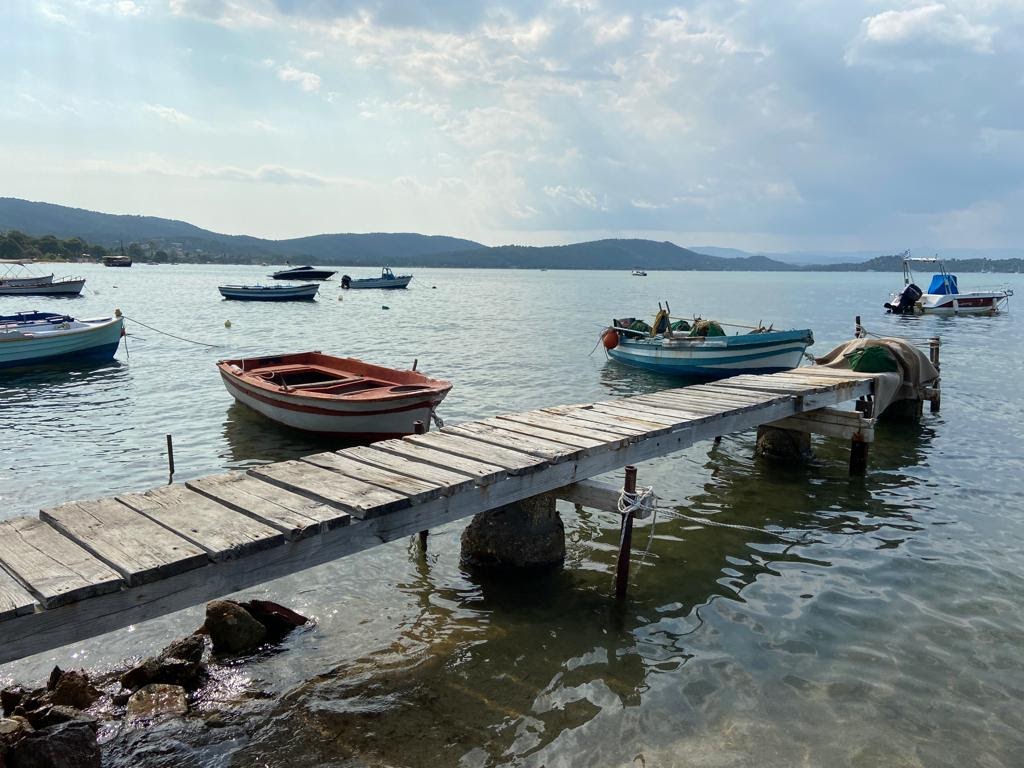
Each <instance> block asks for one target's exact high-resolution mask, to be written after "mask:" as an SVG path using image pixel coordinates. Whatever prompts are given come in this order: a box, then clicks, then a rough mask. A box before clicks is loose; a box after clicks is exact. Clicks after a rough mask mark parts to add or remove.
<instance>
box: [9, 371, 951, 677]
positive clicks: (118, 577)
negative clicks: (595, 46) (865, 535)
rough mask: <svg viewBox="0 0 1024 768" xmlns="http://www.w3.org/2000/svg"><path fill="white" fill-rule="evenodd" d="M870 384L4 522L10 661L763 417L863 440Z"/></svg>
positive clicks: (857, 376) (737, 386)
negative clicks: (855, 407) (850, 406)
mask: <svg viewBox="0 0 1024 768" xmlns="http://www.w3.org/2000/svg"><path fill="white" fill-rule="evenodd" d="M874 387H875V375H874V374H863V373H853V372H851V371H837V370H834V369H830V368H800V369H796V370H793V371H789V372H786V373H777V374H771V375H760V376H737V377H733V378H730V379H726V380H723V381H720V382H716V383H712V384H704V385H700V386H692V387H686V388H684V389H673V390H667V391H662V392H657V393H652V394H646V395H638V396H635V397H627V398H622V399H617V400H608V401H604V402H598V403H589V404H584V405H569V406H558V407H553V408H541V409H538V410H532V411H527V412H524V413H514V414H508V415H502V416H497V417H493V418H487V419H482V420H480V421H474V422H469V423H464V424H458V425H454V426H449V427H445V428H443V429H442V430H441V431H439V432H431V433H427V434H422V435H415V436H411V437H407V438H403V439H400V440H387V441H384V442H379V443H375V444H373V445H371V446H367V447H356V448H348V449H345V450H342V451H338V452H334V453H331V452H328V453H319V454H315V455H312V456H307V457H305V458H303V459H301V460H294V461H283V462H278V463H274V464H267V465H263V466H259V467H255V468H253V469H250V470H248V471H246V472H231V473H227V474H220V475H214V476H210V477H204V478H201V479H196V480H190V481H187V482H185V483H181V484H173V485H168V486H164V487H161V488H157V489H154V490H151V491H148V492H145V493H129V494H125V495H122V496H118V497H115V498H106V499H99V500H94V501H76V502H71V503H67V504H63V505H61V506H59V507H56V508H54V509H47V510H43V511H42V512H41V513H40V514H39V517H38V518H29V517H20V518H15V519H13V520H7V521H4V522H0V663H6V662H8V661H11V660H14V659H18V658H21V657H24V656H27V655H31V654H35V653H39V652H42V651H46V650H49V649H52V648H56V647H60V646H62V645H67V644H69V643H73V642H77V641H80V640H83V639H85V638H89V637H93V636H96V635H100V634H103V633H106V632H110V631H112V630H115V629H118V628H121V627H125V626H128V625H130V624H134V623H137V622H140V621H144V620H146V619H150V618H154V617H157V616H161V615H164V614H167V613H171V612H173V611H177V610H180V609H182V608H187V607H190V606H193V605H197V604H199V603H202V602H204V601H206V600H209V599H213V598H216V597H221V596H224V595H227V594H230V593H233V592H237V591H239V590H242V589H245V588H247V587H252V586H254V585H256V584H260V583H263V582H266V581H270V580H272V579H276V578H280V577H282V576H287V575H289V574H292V573H295V572H297V571H301V570H303V569H306V568H310V567H313V566H316V565H319V564H322V563H325V562H328V561H330V560H334V559H337V558H339V557H343V556H345V555H349V554H352V553H354V552H359V551H362V550H365V549H369V548H371V547H374V546H377V545H379V544H384V543H386V542H389V541H393V540H395V539H398V538H401V537H404V536H409V535H413V534H416V533H417V532H420V531H425V530H427V529H429V528H434V527H437V526H439V525H443V524H444V523H448V522H451V521H452V520H458V519H460V518H464V517H468V516H471V515H474V514H477V513H479V512H485V511H488V510H492V509H496V508H498V507H501V506H504V505H507V504H511V503H513V502H517V501H521V500H523V499H526V498H530V497H533V496H538V495H540V494H545V493H551V492H554V494H555V495H556V496H557V497H558V498H562V499H568V500H571V501H576V502H578V503H582V504H584V505H587V506H598V507H601V506H605V507H607V506H608V503H609V502H610V501H613V500H614V499H615V498H617V496H618V490H617V489H614V488H610V487H609V486H605V485H600V484H597V483H594V482H592V481H589V480H588V478H592V477H594V476H596V475H600V474H602V473H605V472H609V471H612V470H616V469H620V468H622V467H624V466H626V465H628V464H633V463H636V462H640V461H644V460H647V459H653V458H656V457H659V456H665V455H667V454H670V453H673V452H675V451H679V450H682V449H684V448H687V447H688V446H690V445H693V444H694V443H696V442H699V441H702V440H707V439H712V438H715V437H719V436H722V435H726V434H730V433H734V432H739V431H743V430H747V429H750V428H753V427H758V426H762V425H767V424H773V425H777V426H779V427H782V428H786V429H796V430H802V431H810V432H818V433H822V434H827V435H833V436H840V437H845V438H848V439H851V440H852V441H853V444H854V445H856V444H857V443H860V444H866V443H868V442H870V440H871V439H872V438H873V431H872V429H873V425H874V419H873V418H870V417H869V416H870V413H869V414H868V416H867V417H866V416H865V414H864V413H863V411H864V410H865V409H864V408H861V410H860V411H850V410H846V411H841V410H838V409H835V408H833V407H832V406H835V405H838V404H841V403H846V402H850V401H855V400H858V399H859V400H860V401H861V403H862V404H863V403H868V402H869V401H870V398H871V397H872V395H873V392H874ZM934 394H935V397H936V398H937V396H938V395H937V390H936V391H935V393H934ZM776 422H777V424H776Z"/></svg>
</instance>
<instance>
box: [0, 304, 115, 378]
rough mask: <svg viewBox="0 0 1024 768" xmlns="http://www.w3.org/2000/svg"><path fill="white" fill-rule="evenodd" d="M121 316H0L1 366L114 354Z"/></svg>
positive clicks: (46, 314)
mask: <svg viewBox="0 0 1024 768" xmlns="http://www.w3.org/2000/svg"><path fill="white" fill-rule="evenodd" d="M123 333H124V319H123V318H121V317H102V318H97V319H93V320H76V319H75V318H73V317H70V316H69V315H61V314H57V313H54V312H19V313H18V314H16V315H2V316H0V368H9V367H13V366H23V365H30V364H33V363H38V362H65V361H70V360H82V359H93V360H103V359H109V358H111V357H113V356H114V353H115V352H116V351H117V346H118V344H119V343H120V342H121V336H122V335H123Z"/></svg>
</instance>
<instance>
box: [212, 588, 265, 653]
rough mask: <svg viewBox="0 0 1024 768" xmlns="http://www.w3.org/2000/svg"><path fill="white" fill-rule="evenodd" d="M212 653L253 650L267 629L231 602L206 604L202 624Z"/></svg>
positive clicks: (262, 638)
mask: <svg viewBox="0 0 1024 768" xmlns="http://www.w3.org/2000/svg"><path fill="white" fill-rule="evenodd" d="M204 626H205V628H206V631H207V633H208V634H209V635H210V640H211V641H212V642H213V652H214V653H227V654H232V653H245V652H246V651H251V650H254V649H255V648H256V647H257V646H259V644H260V643H262V642H263V641H264V639H265V638H266V636H267V628H266V627H264V626H263V625H262V624H261V623H260V622H258V621H256V619H254V618H253V617H252V614H250V613H249V612H248V611H247V610H246V609H245V608H244V607H243V606H242V605H240V604H239V603H236V602H233V601H231V600H213V601H212V602H209V603H207V604H206V623H205V624H204Z"/></svg>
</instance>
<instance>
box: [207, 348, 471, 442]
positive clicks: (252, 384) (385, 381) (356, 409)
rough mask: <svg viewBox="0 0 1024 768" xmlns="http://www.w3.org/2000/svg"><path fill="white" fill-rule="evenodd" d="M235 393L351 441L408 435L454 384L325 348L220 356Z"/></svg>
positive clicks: (270, 413) (271, 415)
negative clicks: (335, 354) (334, 353)
mask: <svg viewBox="0 0 1024 768" xmlns="http://www.w3.org/2000/svg"><path fill="white" fill-rule="evenodd" d="M217 369H218V370H219V371H220V376H221V379H222V380H223V382H224V386H225V387H226V388H227V390H228V392H229V393H231V396H232V397H234V398H235V399H236V400H237V401H238V402H240V403H242V404H243V405H247V406H249V407H250V408H252V409H253V410H254V411H257V412H258V413H261V414H263V415H264V416H266V417H267V418H268V419H271V420H273V421H276V422H278V423H280V424H284V425H286V426H289V427H293V428H294V429H301V430H304V431H307V432H319V433H324V434H332V435H339V436H342V437H345V438H349V439H353V440H383V439H385V438H389V437H401V436H403V435H411V434H413V433H414V432H415V431H416V430H415V423H416V422H417V421H418V422H420V423H422V424H423V427H424V429H425V430H426V429H429V427H430V420H431V417H432V416H433V414H434V411H435V410H436V408H437V406H438V405H439V404H440V403H441V401H442V400H444V398H445V396H446V395H447V394H448V391H449V390H450V389H451V388H452V385H451V384H450V383H449V382H447V381H441V380H440V379H431V378H428V377H427V376H424V375H423V374H421V373H417V372H416V371H398V370H394V369H392V368H384V367H382V366H379V365H371V364H370V363H364V362H363V361H362V360H356V359H354V358H340V357H333V356H331V355H325V354H322V353H320V352H299V353H296V354H285V355H273V356H268V357H252V358H240V359H236V360H221V361H219V362H218V363H217Z"/></svg>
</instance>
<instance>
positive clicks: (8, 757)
mask: <svg viewBox="0 0 1024 768" xmlns="http://www.w3.org/2000/svg"><path fill="white" fill-rule="evenodd" d="M307 622H308V619H306V617H304V616H301V615H300V614H298V613H295V612H294V611H292V610H289V609H288V608H285V607H284V606H282V605H278V604H277V603H272V602H269V601H265V600H250V601H248V602H245V603H239V602H235V601H232V600H214V601H212V602H210V603H208V604H207V606H206V620H205V622H204V623H203V626H202V627H200V628H199V629H197V630H196V632H195V633H193V634H191V635H189V636H187V637H184V638H181V639H179V640H175V641H174V642H173V643H171V644H170V645H168V646H167V647H166V648H164V649H163V650H162V651H161V652H160V653H158V654H157V655H156V656H152V657H150V658H147V659H144V660H143V661H141V662H139V663H137V664H135V665H133V666H131V667H129V668H126V669H119V670H115V671H112V672H108V673H105V674H102V675H95V676H90V675H89V674H88V673H86V672H85V671H82V670H71V671H64V670H62V669H61V668H60V667H54V668H53V671H52V672H51V673H50V676H49V679H48V680H47V682H46V685H45V686H43V687H39V688H34V689H29V688H25V687H23V686H21V685H11V686H8V687H6V688H4V689H3V690H2V691H0V704H2V707H3V717H2V718H0V768H99V766H100V764H101V750H100V744H99V742H98V740H97V733H98V731H100V729H101V728H108V727H111V726H117V725H118V724H119V723H126V724H129V725H131V726H133V727H142V728H145V727H146V726H148V725H150V724H152V723H156V722H160V721H163V720H165V719H168V718H173V717H188V716H191V715H195V716H197V717H203V718H204V720H205V722H206V725H207V726H208V727H213V728H216V727H219V726H220V725H223V724H224V721H223V718H222V717H220V716H219V715H218V713H206V714H202V713H199V712H198V711H196V710H195V708H194V705H195V703H196V701H195V698H196V695H197V692H198V691H199V690H200V689H202V688H203V686H204V685H206V684H207V682H208V681H209V679H210V669H211V666H215V665H217V664H220V663H222V662H228V661H230V660H232V659H233V658H235V657H238V656H240V655H243V654H249V653H252V652H255V651H258V650H260V649H262V648H265V647H267V646H270V645H273V644H276V643H278V642H280V641H281V640H282V639H283V638H284V637H285V636H286V635H287V634H288V633H289V632H291V631H292V630H293V629H295V628H296V627H299V626H302V625H304V624H306V623H307Z"/></svg>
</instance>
